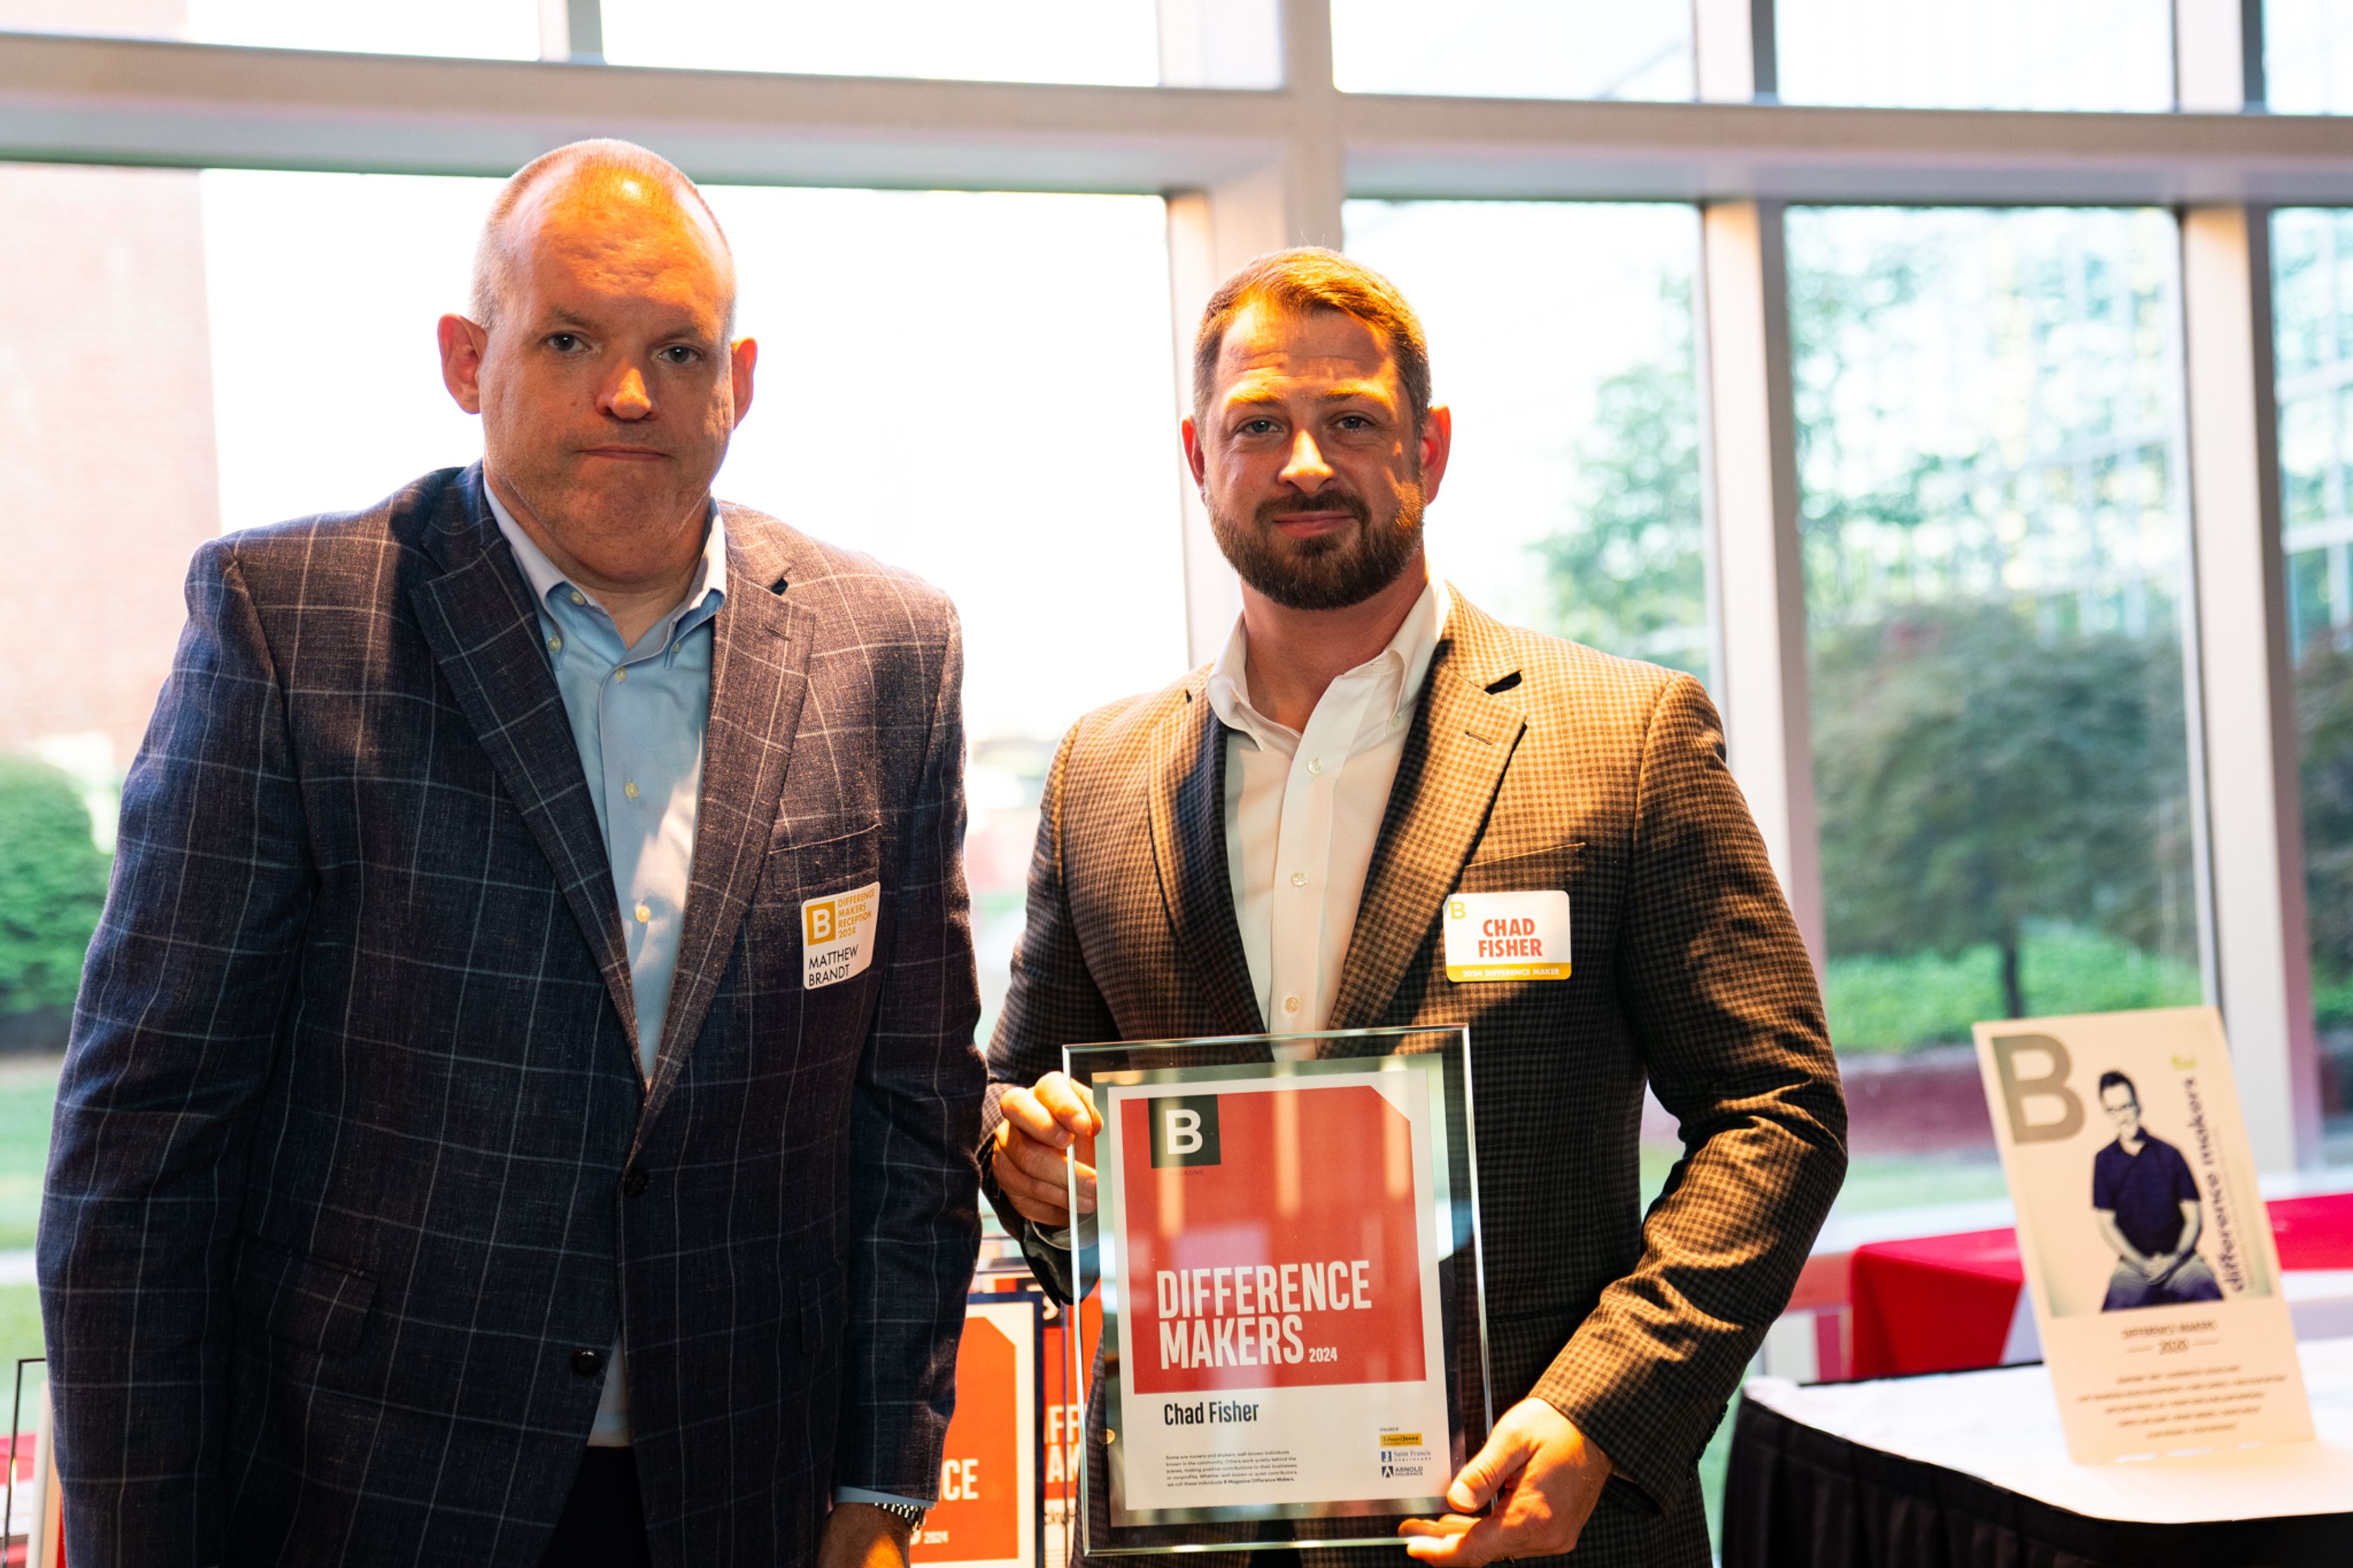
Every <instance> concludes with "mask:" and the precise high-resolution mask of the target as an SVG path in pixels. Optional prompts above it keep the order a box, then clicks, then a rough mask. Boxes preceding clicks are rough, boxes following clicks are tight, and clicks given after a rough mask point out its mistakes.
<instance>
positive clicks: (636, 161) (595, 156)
mask: <svg viewBox="0 0 2353 1568" xmlns="http://www.w3.org/2000/svg"><path fill="white" fill-rule="evenodd" d="M630 174H635V175H637V176H638V178H640V179H645V180H650V181H652V182H653V183H654V184H657V185H659V186H660V187H661V188H662V189H664V190H666V191H668V192H669V193H670V195H671V197H672V198H673V199H674V200H677V201H678V202H679V204H680V205H685V204H686V202H687V201H688V200H690V199H691V201H692V202H693V204H694V205H695V206H697V207H699V208H701V209H702V216H704V217H707V218H709V219H710V220H711V232H712V233H713V234H715V235H717V236H718V237H719V253H720V256H721V257H722V258H723V259H724V260H725V261H726V263H727V325H726V330H725V331H724V332H723V334H722V335H723V336H725V337H729V338H733V336H734V335H735V252H734V250H733V247H731V246H729V245H728V243H727V231H726V230H725V229H724V228H722V227H721V226H720V224H719V215H718V214H717V213H714V212H712V210H711V204H710V203H709V202H707V201H705V200H703V197H702V191H701V190H700V189H699V188H697V187H696V185H695V183H694V182H693V181H692V180H690V179H688V178H687V177H686V172H685V171H684V170H682V169H681V168H680V167H679V166H678V165H677V164H675V163H671V162H670V160H669V159H667V158H665V157H663V156H662V155H661V154H660V153H656V152H652V151H650V150H649V149H647V148H644V147H640V146H638V144H637V143H636V142H623V141H619V140H617V138H614V137H610V136H598V137H594V138H591V139H590V140H588V141H586V142H570V143H567V144H566V145H565V146H562V147H558V148H557V149H555V151H554V152H553V153H541V154H540V155H539V156H538V157H536V158H533V160H532V161H531V162H530V163H525V164H524V165H523V166H522V168H520V169H517V170H516V171H515V172H514V174H513V175H512V177H511V178H510V179H509V180H508V181H507V183H506V184H505V185H504V186H503V187H502V188H501V190H500V192H499V196H498V200H496V201H494V202H492V203H491V216H489V217H488V218H486V219H484V220H483V223H482V237H481V239H480V241H479V242H477V243H476V245H475V247H474V279H473V290H472V294H471V296H470V300H468V303H467V310H469V311H470V313H471V314H472V316H473V319H474V321H475V323H476V324H477V325H480V326H483V327H487V326H489V325H491V319H492V318H493V317H494V316H496V315H497V314H498V311H499V308H500V306H501V305H502V304H503V303H504V302H505V300H504V293H505V284H506V278H507V269H508V268H510V267H511V266H512V265H513V262H514V243H513V233H512V230H513V224H514V215H515V213H516V211H517V210H518V209H519V208H521V207H522V205H523V203H524V201H525V200H527V199H528V198H529V197H530V196H531V195H532V194H533V192H535V191H537V190H538V189H539V188H540V187H541V186H542V185H544V184H548V183H549V182H550V181H553V180H558V179H562V178H565V177H567V176H574V175H586V176H588V177H590V178H592V179H595V178H601V179H606V180H614V179H619V178H622V177H624V176H627V175H630Z"/></svg>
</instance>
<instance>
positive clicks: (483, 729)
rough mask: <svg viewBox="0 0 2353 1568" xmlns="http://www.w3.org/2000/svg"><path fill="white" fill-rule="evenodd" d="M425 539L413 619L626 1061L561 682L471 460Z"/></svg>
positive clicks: (600, 849)
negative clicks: (537, 855) (494, 773)
mask: <svg viewBox="0 0 2353 1568" xmlns="http://www.w3.org/2000/svg"><path fill="white" fill-rule="evenodd" d="M425 548H426V553H427V555H429V556H431V557H432V558H433V559H434V561H435V562H436V563H438V564H439V565H440V566H441V567H442V572H441V574H440V575H439V576H438V577H428V578H426V579H425V580H424V581H422V582H420V583H418V584H417V585H416V586H415V587H413V588H412V589H410V590H409V603H410V605H411V606H412V607H414V608H415V610H416V611H417V626H418V627H419V628H420V629H421V630H422V631H423V632H424V634H425V640H426V642H427V645H428V646H430V647H431V648H432V649H433V657H434V658H436V659H437V660H438V661H439V663H440V666H441V675H442V679H445V680H447V681H448V683H449V689H450V690H452V691H453V692H455V693H456V694H457V698H458V706H459V708H461V709H462V710H464V711H465V714H466V720H467V721H468V722H469V723H470V724H471V725H472V726H473V728H474V737H475V739H476V740H477V741H479V742H480V743H481V747H482V750H483V751H485V752H488V753H489V754H490V759H491V766H492V767H494V768H495V769H497V770H498V775H499V781H500V783H501V784H504V785H505V786H506V789H507V793H508V794H509V795H512V796H513V798H514V801H515V804H516V805H519V806H520V807H521V808H522V819H523V822H524V824H525V825H526V826H529V828H530V829H531V834H532V837H533V838H534V839H536V840H537V841H538V844H539V847H540V852H541V853H542V854H543V855H545V856H546V857H547V863H548V865H549V867H550V868H553V869H554V872H555V880H556V883H557V885H558V886H559V887H560V888H562V889H563V890H564V901H565V904H567V905H568V906H570V908H571V910H572V918H573V919H574V920H575V921H577V922H578V923H579V926H580V934H581V935H582V936H583V937H585V938H586V939H587V942H588V952H589V953H590V954H591V955H592V956H593V957H594V958H595V959H596V968H597V970H598V972H599V973H602V974H603V975H604V977H605V990H606V992H607V994H608V995H610V996H611V998H612V1001H613V1007H614V1010H615V1011H616V1012H617V1013H618V1014H619V1015H620V1017H621V1036H622V1038H623V1039H625V1040H627V1041H628V1042H629V1047H630V1048H629V1059H630V1061H631V1062H632V1064H634V1063H635V1061H636V1060H637V1046H636V1042H637V1037H638V1008H637V998H636V994H635V992H634V991H633V990H632V989H631V986H630V983H629V956H628V947H627V946H626V945H625V944H624V942H622V938H621V907H620V903H619V900H617V899H616V898H615V896H614V893H613V870H612V864H611V862H610V861H609V860H607V858H606V855H605V836H604V834H603V832H602V831H600V830H599V829H598V827H597V826H596V806H595V805H594V804H593V803H592V802H591V801H590V800H589V798H588V782H587V780H586V778H585V777H583V776H582V774H581V772H580V752H579V748H578V746H577V745H576V744H575V742H574V741H573V738H572V721H571V720H570V718H569V717H567V716H566V714H565V710H564V696H563V693H562V692H560V691H558V690H557V689H556V687H555V674H554V671H553V670H551V669H549V668H548V667H547V655H546V653H545V652H544V650H543V649H542V648H541V647H540V642H539V613H538V611H537V609H536V608H535V607H534V606H533V605H532V603H531V594H530V590H529V588H528V587H527V586H526V584H524V581H523V576H522V569H521V568H520V567H519V566H517V565H516V563H515V559H514V552H513V551H512V550H510V549H509V548H508V547H507V542H506V541H505V539H503V538H501V536H500V534H499V531H498V525H497V523H496V522H494V521H492V520H491V513H490V508H489V506H488V505H487V504H486V503H485V502H484V501H483V500H482V470H481V465H480V464H479V463H478V464H476V465H475V466H474V467H473V468H469V469H468V470H467V471H466V474H465V477H464V478H463V479H461V480H460V481H459V483H457V484H455V485H452V486H451V487H450V488H449V489H448V492H447V493H446V495H445V498H444V500H443V501H442V512H441V515H440V516H439V517H438V518H436V519H435V520H434V521H433V523H432V525H431V526H429V527H427V530H426V531H425Z"/></svg>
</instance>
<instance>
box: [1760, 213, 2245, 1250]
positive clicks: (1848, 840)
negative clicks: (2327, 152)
mask: <svg viewBox="0 0 2353 1568" xmlns="http://www.w3.org/2000/svg"><path fill="white" fill-rule="evenodd" d="M2176 243H2177V242H2176V239H2175V235H2174V227H2173V224H2172V222H2171V220H2170V219H2169V218H2168V217H2167V216H2164V215H2163V214H2159V213H2152V212H2096V211H2031V210H2030V211H2012V212H1984V211H1966V210H1961V211H1890V210H1883V209H1847V210H1821V209H1817V210H1800V211H1796V212H1793V213H1791V215H1790V216H1789V220H1788V249H1789V277H1790V316H1791V336H1792V339H1793V343H1794V353H1795V359H1796V386H1797V400H1798V403H1797V405H1798V417H1799V476H1800V484H1801V489H1802V494H1803V503H1802V505H1803V531H1804V555H1805V568H1806V572H1805V576H1806V621H1807V635H1808V638H1809V645H1810V671H1809V676H1810V683H1811V698H1812V709H1813V752H1814V772H1815V778H1816V784H1817V790H1818V795H1819V800H1820V813H1821V847H1822V892H1823V900H1824V904H1825V908H1826V911H1827V917H1828V927H1829V944H1830V952H1829V965H1828V976H1827V978H1828V987H1827V991H1828V995H1827V999H1828V1002H1829V1005H1830V1017H1831V1036H1832V1037H1833V1040H1834V1041H1835V1043H1836V1044H1837V1046H1838V1047H1839V1049H1840V1053H1841V1058H1842V1059H1843V1060H1844V1061H1845V1062H1846V1064H1847V1067H1848V1072H1849V1081H1850V1086H1851V1088H1859V1089H1860V1092H1857V1093H1855V1094H1854V1095H1853V1096H1852V1101H1851V1103H1852V1107H1853V1110H1854V1116H1855V1133H1854V1146H1855V1152H1856V1153H1857V1155H1858V1160H1857V1166H1856V1172H1855V1174H1854V1176H1853V1177H1852V1179H1851V1181H1850V1184H1849V1188H1848V1193H1847V1197H1846V1200H1845V1201H1846V1202H1847V1204H1848V1205H1850V1206H1854V1207H1861V1206H1868V1205H1873V1204H1874V1203H1881V1202H1888V1201H1910V1202H1919V1201H1922V1200H1923V1199H1924V1198H1925V1197H1926V1196H1927V1195H1928V1194H1930V1193H1931V1192H1934V1193H1936V1194H1941V1195H1946V1196H1955V1197H1957V1196H1967V1195H1992V1194H1996V1193H1999V1192H2000V1177H1999V1174H1998V1173H1997V1172H1996V1171H1995V1170H1994V1168H1993V1166H1992V1165H1991V1164H1990V1163H1989V1160H1990V1155H1991V1148H1990V1140H1991V1134H1990V1129H1989V1127H1988V1125H1987V1123H1986V1120H1985V1111H1984V1107H1983V1101H1982V1100H1981V1098H1980V1096H1979V1093H1978V1078H1977V1068H1976V1063H1975V1059H1974V1054H1973V1052H1972V1050H1971V1048H1970V1047H1969V1045H1968V1039H1969V1026H1970V1024H1971V1023H1972V1022H1973V1021H1974V1020H1977V1019H1981V1018H2007V1017H2020V1016H2030V1015H2050V1014H2060V1013H2076V1012H2097V1011H2106V1010H2110V1009H2116V1008H2127V1007H2148V1006H2161V1005H2176V1004H2182V1003H2194V1002H2197V1001H2199V1000H2200V998H2201V995H2202V986H2201V980H2200V966H2199V940H2198V915H2197V909H2198V900H2197V895H2196V888H2195V879H2194V875H2193V834H2192V822H2191V813H2190V795H2189V755H2188V726H2187V721H2186V714H2185V707H2184V700H2183V658H2182V646H2181V623H2180V616H2179V604H2180V587H2179V584H2180V576H2181V571H2182V560H2183V554H2182V540H2183V537H2184V532H2183V518H2182V514H2181V493H2182V489H2181V483H2180V479H2179V464H2180V461H2181V448H2180V439H2179V354H2178V351H2177V348H2176V331H2175V321H2176V319H2177V315H2178V310H2179V305H2178V300H2177V289H2176V287H2175V282H2174V276H2175V259H2174V258H2175V254H2176V251H2175V246H2176ZM1948 1162H1961V1163H1965V1164H1968V1166H1969V1167H1970V1168H1969V1169H1968V1170H1964V1171H1958V1172H1955V1171H1949V1170H1944V1169H1942V1168H1941V1167H1942V1165H1943V1164H1944V1163H1948ZM1972 1189H1974V1191H1972Z"/></svg>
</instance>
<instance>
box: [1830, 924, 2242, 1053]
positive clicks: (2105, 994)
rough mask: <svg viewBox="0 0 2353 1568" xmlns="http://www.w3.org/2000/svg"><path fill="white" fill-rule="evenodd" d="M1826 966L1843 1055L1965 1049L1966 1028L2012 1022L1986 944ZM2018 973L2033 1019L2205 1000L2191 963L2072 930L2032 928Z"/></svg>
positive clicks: (1993, 953) (1997, 961) (1997, 962)
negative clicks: (1989, 1021)
mask: <svg viewBox="0 0 2353 1568" xmlns="http://www.w3.org/2000/svg"><path fill="white" fill-rule="evenodd" d="M1827 967H1828V973H1826V975H1825V976H1824V983H1823V986H1822V1000H1823V1003H1824V1005H1826V1006H1827V1007H1828V1008H1829V1010H1830V1020H1831V1039H1832V1040H1834V1041H1836V1042H1837V1044H1838V1048H1839V1049H1840V1050H1841V1052H1846V1051H1901V1050H1905V1049H1906V1048H1908V1047H1913V1046H1926V1045H1967V1044H1968V1041H1969V1026H1970V1025H1971V1024H1974V1023H1976V1022H1978V1020H1979V1019H1986V1018H2002V1017H2007V1016H2009V1013H2010V1009H2009V1007H2008V1005H2006V1004H2005V1003H2004V1002H2003V1001H2002V993H2001V954H2000V952H1999V951H1998V950H1996V949H1995V948H1993V947H1992V946H1990V945H1988V946H1982V947H1973V948H1969V949H1968V950H1967V951H1966V952H1960V953H1957V954H1954V955H1952V956H1950V957H1947V956H1945V955H1943V954H1941V953H1935V952H1912V953H1904V954H1900V955H1891V956H1884V957H1883V956H1879V955H1877V954H1872V953H1854V954H1850V955H1848V956H1845V957H1839V958H1832V959H1831V961H1830V963H1829V965H1828V966H1827ZM2018 968H2019V977H2020V986H2021V990H2022V991H2023V992H2024V993H2025V996H2026V1005H2027V1011H2028V1012H2029V1013H2031V1014H2034V1015H2036V1016H2049V1015H2052V1014H2057V1013H2119V1012H2126V1011H2130V1010H2132V1009H2136V1008H2141V1007H2189V1006H2195V1005H2197V1004H2198V1003H2199V1002H2200V1001H2202V1000H2204V997H2205V989H2204V986H2203V984H2202V983H2201V982H2200V979H2199V975H2198V965H2197V964H2196V963H2194V962H2192V963H2182V962H2180V961H2179V960H2176V959H2169V958H2164V957H2160V956H2158V955H2157V954H2155V953H2149V952H2142V951H2141V950H2140V949H2139V948H2137V947H2134V946H2133V945H2132V944H2131V943H2129V942H2118V941H2117V940H2116V938H2114V937H2111V936H2104V935H2102V934H2100V933H2099V932H2097V931H2082V930H2078V929H2077V928H2075V927H2073V926H2058V925H2041V924H2036V925H2030V926H2029V927H2028V928H2027V931H2026V937H2025V940H2024V941H2023V942H2021V943H2020V944H2019V961H2018Z"/></svg>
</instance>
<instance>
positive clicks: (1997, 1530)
mask: <svg viewBox="0 0 2353 1568" xmlns="http://www.w3.org/2000/svg"><path fill="white" fill-rule="evenodd" d="M1733 1423H1734V1424H1733V1429H1732V1458H1731V1463H1730V1467H1729V1469H1728V1471H1727V1474H1726V1476H1725V1488H1724V1568H2110V1565H2114V1568H2254V1565H2256V1564H2265V1565H2269V1564H2283V1565H2284V1564H2305V1563H2312V1564H2316V1565H2330V1568H2342V1565H2346V1564H2353V1513H2343V1514H2308V1515H2304V1516H2301V1517H2297V1518H2293V1519H2258V1520H2245V1521H2232V1522H2223V1523H2213V1524H2120V1523H2117V1522H2116V1521H2112V1520H2105V1519H2090V1518H2087V1517H2085V1516H2084V1515H2083V1514H2080V1513H2071V1512H2069V1511H2068V1510H2065V1509H2062V1508H2053V1507H2052V1506H2051V1505H2050V1504H2049V1503H2044V1502H2037V1501H2035V1500H2033V1499H2031V1498H2023V1497H2021V1496H2019V1495H2018V1494H2017V1493H2016V1492H2010V1491H2004V1490H2003V1489H2001V1488H2000V1487H1997V1486H1993V1485H1991V1484H1989V1483H1988V1482H1986V1481H1981V1480H1978V1479H1976V1478H1975V1477H1973V1476H1968V1475H1964V1474H1962V1473H1961V1472H1960V1471H1958V1470H1948V1469H1946V1468H1944V1467H1942V1466H1940V1465H1926V1464H1922V1463H1920V1462H1919V1461H1918V1460H1916V1459H1905V1458H1898V1457H1897V1456H1895V1455H1894V1454H1890V1453H1887V1452H1884V1451H1883V1450H1882V1449H1878V1448H1872V1447H1864V1446H1863V1445H1862V1444H1859V1443H1851V1442H1848V1441H1847V1440H1846V1439H1845V1438H1843V1437H1834V1436H1831V1435H1830V1434H1829V1433H1827V1432H1823V1431H1820V1430H1818V1429H1816V1428H1814V1427H1811V1426H1805V1425H1803V1424H1802V1423H1800V1422H1797V1421H1792V1420H1790V1419H1789V1418H1788V1416H1786V1415H1780V1414H1779V1413H1778V1412H1776V1411H1772V1410H1767V1408H1766V1407H1765V1406H1763V1405H1758V1404H1757V1403H1756V1402H1754V1401H1753V1400H1749V1399H1745V1398H1744V1399H1743V1400H1742V1401H1741V1402H1740V1408H1739V1410H1738V1412H1737V1413H1736V1415H1734V1418H1733ZM2346 1506H2347V1507H2348V1509H2353V1498H2348V1499H2346Z"/></svg>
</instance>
